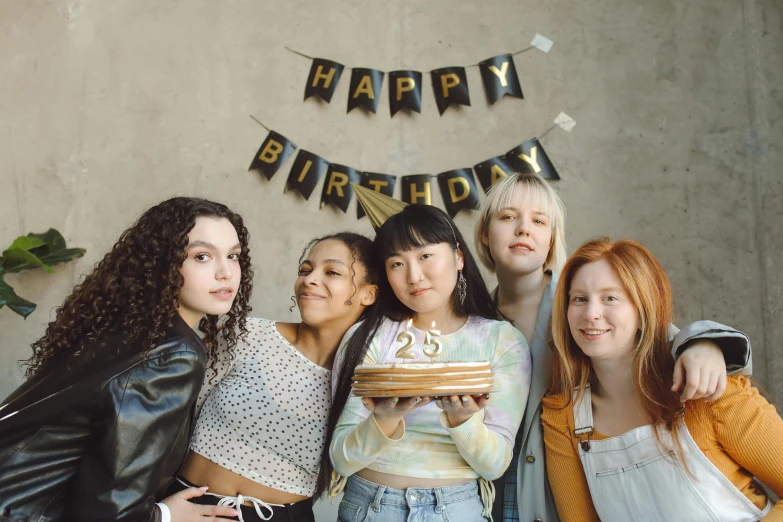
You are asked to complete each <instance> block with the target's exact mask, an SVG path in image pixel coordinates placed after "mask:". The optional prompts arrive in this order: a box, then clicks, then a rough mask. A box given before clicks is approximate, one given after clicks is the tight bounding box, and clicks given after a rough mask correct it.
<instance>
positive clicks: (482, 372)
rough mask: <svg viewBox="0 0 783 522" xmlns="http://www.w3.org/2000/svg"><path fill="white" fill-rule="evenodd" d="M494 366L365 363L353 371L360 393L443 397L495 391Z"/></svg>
mask: <svg viewBox="0 0 783 522" xmlns="http://www.w3.org/2000/svg"><path fill="white" fill-rule="evenodd" d="M493 375H494V374H493V372H492V366H491V365H490V364H489V362H487V361H475V362H431V363H430V362H395V363H389V364H362V365H360V366H357V367H356V370H355V372H354V375H353V386H352V387H353V394H354V395H356V396H358V397H441V396H444V395H481V394H483V393H489V392H491V391H492V384H493Z"/></svg>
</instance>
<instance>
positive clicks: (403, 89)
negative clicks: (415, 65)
mask: <svg viewBox="0 0 783 522" xmlns="http://www.w3.org/2000/svg"><path fill="white" fill-rule="evenodd" d="M403 107H405V108H406V109H410V110H412V111H416V112H418V113H421V73H420V72H418V71H392V72H390V73H389V108H390V110H391V115H392V116H394V115H395V114H397V111H399V110H400V109H402V108H403Z"/></svg>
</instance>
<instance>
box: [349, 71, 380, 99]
mask: <svg viewBox="0 0 783 522" xmlns="http://www.w3.org/2000/svg"><path fill="white" fill-rule="evenodd" d="M360 94H366V95H367V97H368V98H370V99H371V100H374V99H375V93H374V92H373V90H372V80H371V79H370V77H369V76H362V79H361V81H359V86H358V87H356V92H354V93H353V97H354V98H358V97H359V95H360Z"/></svg>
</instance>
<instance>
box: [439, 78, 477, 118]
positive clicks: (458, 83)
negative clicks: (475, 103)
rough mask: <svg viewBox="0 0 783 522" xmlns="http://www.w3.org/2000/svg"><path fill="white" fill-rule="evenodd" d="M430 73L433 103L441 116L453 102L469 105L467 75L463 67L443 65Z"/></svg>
mask: <svg viewBox="0 0 783 522" xmlns="http://www.w3.org/2000/svg"><path fill="white" fill-rule="evenodd" d="M431 74H432V89H433V90H434V91H435V103H437V104H438V111H440V115H441V116H443V113H444V112H445V111H446V109H448V108H449V105H451V104H453V103H456V104H459V105H467V106H468V107H470V92H469V91H468V77H467V76H466V75H465V68H464V67H444V68H443V69H435V70H434V71H432V73H431Z"/></svg>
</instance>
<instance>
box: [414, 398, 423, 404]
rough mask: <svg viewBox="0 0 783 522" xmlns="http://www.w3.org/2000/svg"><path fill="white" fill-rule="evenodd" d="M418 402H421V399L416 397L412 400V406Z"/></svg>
mask: <svg viewBox="0 0 783 522" xmlns="http://www.w3.org/2000/svg"><path fill="white" fill-rule="evenodd" d="M420 402H421V399H419V398H418V397H417V398H415V399H413V404H418V403H420Z"/></svg>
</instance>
